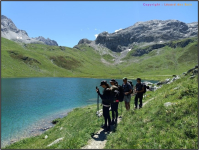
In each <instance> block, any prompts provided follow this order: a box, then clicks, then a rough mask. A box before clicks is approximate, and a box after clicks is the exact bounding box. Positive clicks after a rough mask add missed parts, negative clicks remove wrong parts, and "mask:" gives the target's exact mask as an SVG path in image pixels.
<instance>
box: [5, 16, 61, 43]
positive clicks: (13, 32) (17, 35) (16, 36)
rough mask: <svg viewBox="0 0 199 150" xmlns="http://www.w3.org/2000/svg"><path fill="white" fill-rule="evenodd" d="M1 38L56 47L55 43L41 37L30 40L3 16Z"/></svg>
mask: <svg viewBox="0 0 199 150" xmlns="http://www.w3.org/2000/svg"><path fill="white" fill-rule="evenodd" d="M1 36H2V37H4V38H6V39H9V40H13V41H18V42H22V43H43V44H46V45H56V46H58V44H57V42H56V41H54V40H51V39H49V38H48V39H45V38H44V37H42V36H39V37H37V38H30V37H29V36H28V33H27V32H26V31H24V30H19V29H18V28H17V27H16V25H15V24H14V23H13V21H12V20H11V19H9V18H7V17H6V16H4V15H1Z"/></svg>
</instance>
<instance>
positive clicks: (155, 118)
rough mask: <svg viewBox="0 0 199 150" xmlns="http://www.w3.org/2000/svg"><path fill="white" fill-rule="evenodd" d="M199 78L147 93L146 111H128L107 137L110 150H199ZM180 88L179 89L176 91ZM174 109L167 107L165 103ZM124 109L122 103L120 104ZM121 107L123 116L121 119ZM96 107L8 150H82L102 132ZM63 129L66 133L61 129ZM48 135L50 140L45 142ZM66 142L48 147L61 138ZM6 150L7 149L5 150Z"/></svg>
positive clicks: (77, 111) (78, 112)
mask: <svg viewBox="0 0 199 150" xmlns="http://www.w3.org/2000/svg"><path fill="white" fill-rule="evenodd" d="M197 81H198V77H196V78H194V79H189V77H186V76H185V77H182V78H181V79H179V80H176V81H175V82H173V83H171V84H168V85H164V86H163V87H162V88H161V89H158V90H157V91H155V92H147V93H146V94H147V98H146V99H144V100H143V101H144V102H146V101H148V100H149V99H151V98H155V99H154V100H152V101H150V102H148V103H147V104H146V105H145V106H144V107H143V108H142V109H139V110H132V108H133V103H134V97H132V99H131V110H130V111H126V110H125V108H124V103H123V117H122V121H121V122H120V123H119V124H118V126H117V129H116V131H115V132H113V133H112V134H109V135H108V137H107V143H106V147H105V148H106V149H184V148H187V149H196V148H197V147H198V82H197ZM176 87H178V88H179V89H174V88H176ZM166 102H171V103H173V105H171V106H169V107H165V106H164V103H166ZM120 105H121V103H120ZM120 108H121V107H120V106H119V109H118V110H119V115H121V109H120ZM96 110H97V107H96V105H90V106H86V107H83V108H76V109H74V110H73V111H72V112H70V113H69V114H68V115H67V116H66V117H64V118H62V119H61V120H60V121H59V122H58V123H57V124H56V125H55V126H54V127H53V128H51V129H49V130H47V131H45V132H44V133H43V134H42V135H39V136H36V137H31V138H26V139H23V140H21V141H19V142H16V143H14V144H12V145H9V146H6V147H5V148H6V149H47V148H48V149H49V148H50V149H79V148H81V147H83V146H84V145H86V144H87V141H88V140H89V139H90V138H91V136H92V134H93V133H96V132H97V131H98V130H99V129H100V125H101V124H102V117H100V119H99V121H98V120H97V117H96ZM61 127H63V129H62V130H60V128H61ZM45 135H48V138H47V139H44V137H45ZM61 137H64V139H63V141H60V142H59V143H57V144H55V145H53V146H51V147H47V145H48V144H50V143H52V142H53V141H55V140H56V139H58V138H61ZM5 148H3V149H5Z"/></svg>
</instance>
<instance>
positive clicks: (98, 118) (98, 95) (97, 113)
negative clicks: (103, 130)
mask: <svg viewBox="0 0 199 150" xmlns="http://www.w3.org/2000/svg"><path fill="white" fill-rule="evenodd" d="M96 89H98V88H97V86H96ZM97 115H98V122H99V94H98V93H97Z"/></svg>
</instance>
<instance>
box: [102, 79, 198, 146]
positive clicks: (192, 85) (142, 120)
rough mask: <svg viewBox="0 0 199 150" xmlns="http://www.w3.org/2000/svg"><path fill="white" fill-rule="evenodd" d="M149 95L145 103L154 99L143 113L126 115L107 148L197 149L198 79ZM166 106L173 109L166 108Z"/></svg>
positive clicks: (173, 84) (174, 84) (142, 110)
mask: <svg viewBox="0 0 199 150" xmlns="http://www.w3.org/2000/svg"><path fill="white" fill-rule="evenodd" d="M176 87H178V88H179V89H174V88H176ZM147 95H148V96H147V98H146V100H144V101H147V100H149V99H151V98H154V97H155V99H154V100H152V101H150V102H149V103H147V104H146V105H145V106H144V107H143V108H142V109H139V110H132V111H130V112H125V113H124V114H123V119H122V122H121V123H120V124H118V127H117V131H116V132H114V133H113V134H110V135H109V136H108V139H107V144H106V147H105V148H106V149H197V148H198V76H197V77H196V78H194V79H189V77H183V78H181V79H179V80H177V81H175V82H173V83H172V84H170V85H164V86H163V87H162V88H161V89H158V90H157V91H155V92H147ZM166 102H171V103H173V105H171V106H169V107H165V106H164V103H166ZM131 104H132V105H131V106H133V101H131Z"/></svg>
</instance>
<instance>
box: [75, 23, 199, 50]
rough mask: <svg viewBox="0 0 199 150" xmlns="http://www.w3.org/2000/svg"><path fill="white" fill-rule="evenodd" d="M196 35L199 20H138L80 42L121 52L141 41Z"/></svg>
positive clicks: (167, 39)
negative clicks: (126, 26) (92, 39)
mask: <svg viewBox="0 0 199 150" xmlns="http://www.w3.org/2000/svg"><path fill="white" fill-rule="evenodd" d="M196 36H198V22H193V23H184V22H181V21H178V20H166V21H162V20H151V21H146V22H137V23H135V24H134V25H133V26H130V27H128V28H125V29H121V30H117V31H116V32H114V33H108V32H102V33H100V34H99V35H98V36H97V38H96V40H95V41H90V40H88V39H81V40H80V41H79V43H78V44H82V43H86V44H89V45H90V46H93V47H94V45H97V46H101V47H106V48H108V49H110V50H112V51H114V52H121V51H125V50H128V49H132V48H133V47H134V46H135V45H138V44H140V43H148V44H149V43H150V45H153V44H160V43H165V42H169V41H173V40H179V39H184V38H189V37H196ZM76 47H77V46H76ZM95 47H96V46H95Z"/></svg>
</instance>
